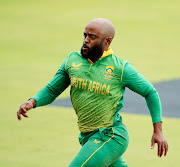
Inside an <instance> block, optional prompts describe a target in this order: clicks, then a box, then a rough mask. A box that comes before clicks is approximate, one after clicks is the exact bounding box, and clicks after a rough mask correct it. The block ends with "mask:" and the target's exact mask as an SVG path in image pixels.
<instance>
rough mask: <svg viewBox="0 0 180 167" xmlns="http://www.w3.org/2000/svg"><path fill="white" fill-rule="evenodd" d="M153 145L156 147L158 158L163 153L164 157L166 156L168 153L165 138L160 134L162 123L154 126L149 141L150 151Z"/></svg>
mask: <svg viewBox="0 0 180 167" xmlns="http://www.w3.org/2000/svg"><path fill="white" fill-rule="evenodd" d="M155 143H157V145H158V156H159V157H161V156H162V155H163V152H164V156H166V154H167V151H168V143H167V141H166V138H165V137H164V135H163V133H162V123H161V122H157V123H155V124H154V133H153V136H152V140H151V149H153V148H154V146H155Z"/></svg>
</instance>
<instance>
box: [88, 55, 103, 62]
mask: <svg viewBox="0 0 180 167" xmlns="http://www.w3.org/2000/svg"><path fill="white" fill-rule="evenodd" d="M101 56H102V54H101V55H99V56H97V57H95V58H91V59H90V60H91V61H92V62H93V63H95V62H96V61H97V60H98V59H99V58H100V57H101Z"/></svg>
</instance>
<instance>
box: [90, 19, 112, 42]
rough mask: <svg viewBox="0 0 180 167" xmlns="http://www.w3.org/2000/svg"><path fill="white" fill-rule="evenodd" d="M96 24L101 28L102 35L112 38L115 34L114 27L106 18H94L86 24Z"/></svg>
mask: <svg viewBox="0 0 180 167" xmlns="http://www.w3.org/2000/svg"><path fill="white" fill-rule="evenodd" d="M93 25H94V26H98V27H99V28H100V29H101V33H102V35H104V36H106V37H111V38H112V39H113V38H114V36H115V28H114V25H113V24H112V23H111V22H110V21H109V20H107V19H104V18H96V19H94V20H92V21H90V22H89V23H88V24H87V26H93Z"/></svg>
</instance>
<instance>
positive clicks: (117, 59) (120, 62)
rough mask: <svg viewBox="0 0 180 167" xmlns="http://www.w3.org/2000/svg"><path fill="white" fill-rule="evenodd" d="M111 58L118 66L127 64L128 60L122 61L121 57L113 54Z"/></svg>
mask: <svg viewBox="0 0 180 167" xmlns="http://www.w3.org/2000/svg"><path fill="white" fill-rule="evenodd" d="M111 58H112V60H113V61H114V63H115V64H116V65H123V64H125V63H126V62H127V60H122V59H121V58H120V57H118V56H116V55H115V54H112V56H111Z"/></svg>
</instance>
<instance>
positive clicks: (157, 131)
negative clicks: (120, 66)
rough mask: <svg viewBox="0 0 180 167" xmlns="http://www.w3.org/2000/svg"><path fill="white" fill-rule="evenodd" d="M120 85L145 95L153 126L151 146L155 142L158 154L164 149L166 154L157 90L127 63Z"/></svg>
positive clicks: (160, 154)
mask: <svg viewBox="0 0 180 167" xmlns="http://www.w3.org/2000/svg"><path fill="white" fill-rule="evenodd" d="M122 86H123V87H128V88H129V89H131V90H132V91H134V92H136V93H138V94H140V95H141V96H143V97H145V99H146V103H147V106H148V108H149V111H150V114H151V117H152V122H153V126H154V133H153V136H152V145H151V148H154V145H155V143H157V144H158V156H159V157H161V156H162V154H163V151H164V149H165V152H164V155H166V154H167V151H168V144H167V141H166V139H165V137H164V135H163V133H162V107H161V101H160V98H159V95H158V93H157V91H156V90H155V88H154V87H153V85H152V84H151V83H150V82H149V81H147V80H146V79H145V78H144V77H143V76H142V75H141V74H139V73H138V72H137V71H136V70H135V68H134V67H132V66H131V65H130V64H129V63H126V64H125V67H124V70H123V76H122Z"/></svg>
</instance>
